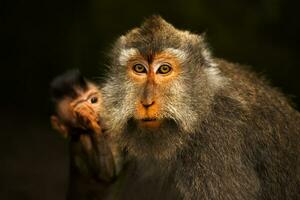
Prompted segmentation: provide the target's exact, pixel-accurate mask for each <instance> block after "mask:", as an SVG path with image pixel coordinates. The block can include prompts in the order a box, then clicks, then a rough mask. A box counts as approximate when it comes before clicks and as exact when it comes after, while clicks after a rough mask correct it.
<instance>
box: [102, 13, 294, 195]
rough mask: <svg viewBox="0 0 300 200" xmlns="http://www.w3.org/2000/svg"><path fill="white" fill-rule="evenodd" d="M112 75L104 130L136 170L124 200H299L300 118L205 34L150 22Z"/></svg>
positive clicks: (127, 45) (129, 39) (116, 53)
mask: <svg viewBox="0 0 300 200" xmlns="http://www.w3.org/2000/svg"><path fill="white" fill-rule="evenodd" d="M107 76H108V78H107V80H106V83H105V84H104V87H103V88H102V89H101V90H102V94H103V101H104V102H103V103H104V107H105V109H106V110H109V112H110V113H109V114H108V115H107V116H106V118H105V122H106V124H107V125H108V128H109V130H108V132H110V134H111V135H112V136H114V137H115V138H116V139H117V141H118V143H119V145H120V146H121V147H122V148H123V149H125V150H126V151H127V158H128V160H129V161H128V163H130V165H129V166H128V167H127V171H126V183H125V184H123V185H122V187H119V189H120V191H119V193H118V198H117V199H202V200H205V199H207V200H234V199H236V200H254V199H264V200H267V199H268V200H269V199H272V200H275V199H276V200H282V199H287V200H292V199H293V200H296V199H300V157H299V156H300V151H299V146H300V141H299V132H300V115H299V113H298V112H297V111H296V110H294V109H293V108H292V107H291V106H290V104H289V103H288V100H287V99H286V98H285V97H284V96H283V95H282V94H281V93H280V92H278V91H277V90H275V89H274V88H272V87H270V86H269V85H268V84H267V83H266V82H265V81H263V80H262V79H260V78H258V77H257V76H256V75H255V74H254V73H252V72H249V71H247V70H246V69H244V68H243V67H242V66H239V65H237V64H232V63H229V62H226V61H224V60H221V59H217V58H214V57H212V56H211V54H210V51H209V50H208V48H207V45H206V43H205V41H204V38H203V37H202V36H201V35H196V34H193V33H190V32H188V31H181V30H178V29H175V28H174V27H173V26H172V25H171V24H169V23H167V22H166V21H164V20H163V19H162V18H160V17H151V18H149V19H148V20H146V21H145V23H144V24H143V25H142V26H141V27H140V28H135V29H133V30H131V31H129V32H128V33H127V34H126V35H124V36H122V37H120V38H119V40H118V41H117V42H116V43H115V46H114V48H113V50H112V53H111V63H110V68H109V70H108V74H107ZM112 194H113V193H112Z"/></svg>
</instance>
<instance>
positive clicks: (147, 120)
mask: <svg viewBox="0 0 300 200" xmlns="http://www.w3.org/2000/svg"><path fill="white" fill-rule="evenodd" d="M141 121H142V122H153V121H157V118H154V117H153V118H152V117H146V118H143V119H141Z"/></svg>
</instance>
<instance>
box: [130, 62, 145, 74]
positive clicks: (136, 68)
mask: <svg viewBox="0 0 300 200" xmlns="http://www.w3.org/2000/svg"><path fill="white" fill-rule="evenodd" d="M133 70H134V71H135V72H137V73H146V72H147V70H146V68H145V67H144V66H143V65H141V64H136V65H134V66H133Z"/></svg>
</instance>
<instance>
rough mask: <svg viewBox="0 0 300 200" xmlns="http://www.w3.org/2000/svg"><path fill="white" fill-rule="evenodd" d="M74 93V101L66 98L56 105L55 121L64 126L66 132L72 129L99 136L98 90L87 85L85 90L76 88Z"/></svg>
mask: <svg viewBox="0 0 300 200" xmlns="http://www.w3.org/2000/svg"><path fill="white" fill-rule="evenodd" d="M76 93H77V97H76V98H75V99H74V98H73V99H72V98H70V97H66V98H64V99H63V100H62V101H61V102H59V103H58V105H57V115H58V116H57V120H59V121H60V123H61V124H62V125H63V126H65V128H66V129H67V131H66V132H69V130H71V129H72V128H80V129H82V130H89V131H92V132H95V133H96V134H100V133H101V128H100V122H99V121H100V120H99V113H100V112H101V110H102V97H101V92H100V90H99V89H98V88H97V86H95V85H94V84H92V83H88V87H87V88H86V90H82V89H81V88H78V89H77V88H76ZM60 132H61V131H60ZM69 134H70V133H67V135H69ZM64 135H65V133H64Z"/></svg>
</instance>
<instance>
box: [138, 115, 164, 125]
mask: <svg viewBox="0 0 300 200" xmlns="http://www.w3.org/2000/svg"><path fill="white" fill-rule="evenodd" d="M160 124H161V122H160V120H158V119H157V118H152V117H146V118H142V119H140V120H139V125H140V126H141V127H147V128H158V127H160Z"/></svg>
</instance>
